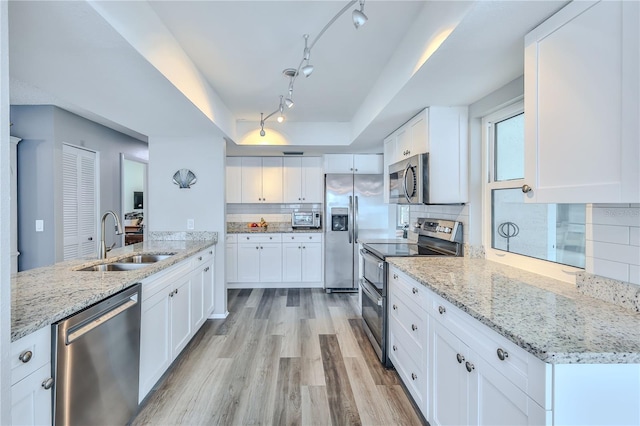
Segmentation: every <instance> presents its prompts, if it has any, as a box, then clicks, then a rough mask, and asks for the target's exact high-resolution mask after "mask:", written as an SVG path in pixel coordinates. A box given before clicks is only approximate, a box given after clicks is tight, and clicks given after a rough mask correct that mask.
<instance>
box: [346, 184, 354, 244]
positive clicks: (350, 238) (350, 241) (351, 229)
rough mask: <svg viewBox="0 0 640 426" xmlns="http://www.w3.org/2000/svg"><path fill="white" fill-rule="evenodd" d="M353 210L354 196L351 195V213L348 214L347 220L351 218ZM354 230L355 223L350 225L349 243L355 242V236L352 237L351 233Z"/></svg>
mask: <svg viewBox="0 0 640 426" xmlns="http://www.w3.org/2000/svg"><path fill="white" fill-rule="evenodd" d="M352 212H353V196H351V195H349V215H348V216H347V218H348V219H347V220H351V214H352ZM352 232H353V223H352V224H351V226H350V227H349V244H351V243H353V238H352V237H351V233H352Z"/></svg>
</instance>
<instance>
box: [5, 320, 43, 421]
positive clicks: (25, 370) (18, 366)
mask: <svg viewBox="0 0 640 426" xmlns="http://www.w3.org/2000/svg"><path fill="white" fill-rule="evenodd" d="M10 359H11V424H12V425H50V424H51V420H52V394H51V392H52V389H53V387H52V386H53V379H52V374H51V328H50V327H44V328H41V329H40V330H38V331H36V332H34V333H31V334H29V335H27V336H25V337H23V338H21V339H19V340H16V341H15V342H12V343H11V358H10Z"/></svg>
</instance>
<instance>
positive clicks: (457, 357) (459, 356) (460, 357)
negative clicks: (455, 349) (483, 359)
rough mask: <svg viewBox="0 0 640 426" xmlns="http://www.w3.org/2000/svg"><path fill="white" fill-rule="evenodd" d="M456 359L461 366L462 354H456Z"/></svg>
mask: <svg viewBox="0 0 640 426" xmlns="http://www.w3.org/2000/svg"><path fill="white" fill-rule="evenodd" d="M456 359H457V360H458V364H462V363H463V362H464V357H463V356H462V354H456Z"/></svg>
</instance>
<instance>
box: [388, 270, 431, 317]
mask: <svg viewBox="0 0 640 426" xmlns="http://www.w3.org/2000/svg"><path fill="white" fill-rule="evenodd" d="M389 289H390V290H389V291H390V292H398V291H399V292H401V293H402V294H404V295H405V300H406V301H407V302H409V301H410V303H415V305H416V307H418V308H419V309H421V310H424V311H425V312H427V311H428V310H429V303H430V294H431V292H430V291H429V290H428V289H427V288H426V287H425V286H423V285H422V284H419V283H417V282H416V281H415V280H413V279H411V278H409V277H408V276H406V275H405V274H404V273H402V272H400V271H398V270H397V269H395V268H393V267H392V268H391V269H389Z"/></svg>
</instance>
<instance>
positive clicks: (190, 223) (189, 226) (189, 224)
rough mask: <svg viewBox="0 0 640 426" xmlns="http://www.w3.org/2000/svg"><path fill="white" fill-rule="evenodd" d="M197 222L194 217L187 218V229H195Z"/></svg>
mask: <svg viewBox="0 0 640 426" xmlns="http://www.w3.org/2000/svg"><path fill="white" fill-rule="evenodd" d="M194 228H195V223H194V220H193V219H187V229H194Z"/></svg>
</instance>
